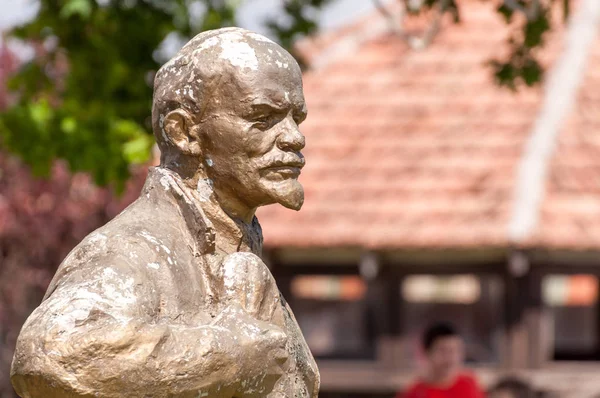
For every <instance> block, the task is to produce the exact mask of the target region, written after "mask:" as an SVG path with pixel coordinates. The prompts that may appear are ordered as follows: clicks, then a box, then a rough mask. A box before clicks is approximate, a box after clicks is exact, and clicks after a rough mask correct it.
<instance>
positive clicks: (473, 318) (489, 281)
mask: <svg viewBox="0 0 600 398" xmlns="http://www.w3.org/2000/svg"><path fill="white" fill-rule="evenodd" d="M503 286H504V285H503V282H502V279H501V278H500V277H497V276H486V275H451V276H437V275H412V276H408V277H406V278H405V279H404V281H403V282H402V286H401V295H402V299H403V301H404V310H403V312H402V325H403V328H404V332H403V334H405V335H407V336H408V337H409V344H408V345H407V346H406V349H405V350H404V353H403V355H404V356H405V358H404V359H405V361H406V362H408V363H412V362H414V358H415V357H418V356H419V355H420V338H421V335H422V333H423V330H424V329H425V328H427V327H428V326H429V325H430V324H432V323H435V322H440V321H443V322H450V323H452V324H453V325H455V326H456V328H457V329H458V330H459V332H460V333H461V335H462V336H463V337H464V338H465V342H466V344H467V361H468V362H474V363H492V362H497V361H498V357H499V349H500V346H499V344H500V338H501V335H502V325H503V311H502V309H503V308H504V302H503Z"/></svg>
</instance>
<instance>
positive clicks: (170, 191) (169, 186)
mask: <svg viewBox="0 0 600 398" xmlns="http://www.w3.org/2000/svg"><path fill="white" fill-rule="evenodd" d="M163 194H164V195H167V196H169V197H171V198H173V199H174V201H175V203H176V205H177V206H178V207H179V209H180V210H181V214H182V216H183V217H184V219H185V222H186V225H187V227H188V229H189V230H190V232H191V234H192V236H193V237H194V238H195V240H196V242H197V244H198V251H199V252H200V253H202V254H207V253H214V254H222V255H226V254H230V253H234V252H238V251H242V252H252V253H254V254H256V255H258V256H260V255H261V252H262V241H263V239H262V231H261V228H260V224H259V223H258V219H257V218H256V216H255V217H254V218H253V220H252V223H251V224H250V225H248V224H247V223H244V222H242V221H238V220H234V219H232V218H231V217H229V215H228V214H227V213H226V212H225V211H224V210H223V209H222V208H221V206H220V205H219V203H218V201H217V200H216V198H215V195H214V194H213V190H212V185H211V182H210V181H209V180H201V181H200V182H199V183H198V188H197V189H195V190H194V189H191V188H189V187H188V186H187V185H186V184H185V183H184V182H183V180H182V179H181V177H180V176H179V175H178V174H177V173H175V172H174V171H172V170H169V169H166V168H163V167H151V168H150V170H149V172H148V177H147V179H146V183H145V185H144V188H143V190H142V195H146V196H148V197H149V195H163Z"/></svg>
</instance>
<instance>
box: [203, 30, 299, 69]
mask: <svg viewBox="0 0 600 398" xmlns="http://www.w3.org/2000/svg"><path fill="white" fill-rule="evenodd" d="M191 47H195V48H194V50H193V53H192V57H193V58H194V59H195V60H196V61H197V62H203V61H208V62H211V61H212V62H215V61H217V60H220V61H223V62H225V63H227V64H229V65H230V66H232V67H233V68H236V69H241V70H242V71H244V70H250V71H257V70H258V69H259V68H260V67H261V66H262V65H265V64H266V65H269V64H273V65H275V66H277V67H280V68H285V69H288V68H293V67H294V66H297V65H295V64H296V61H295V60H294V59H293V58H292V56H291V55H290V54H289V53H288V52H287V51H285V50H284V49H283V48H281V47H280V46H279V45H278V44H277V43H275V42H273V41H271V40H270V39H268V38H266V37H264V36H262V35H259V34H257V33H253V32H248V31H240V30H225V31H224V32H222V33H220V34H218V35H215V36H212V37H208V38H206V39H204V40H202V41H201V42H200V43H198V44H195V43H192V45H191Z"/></svg>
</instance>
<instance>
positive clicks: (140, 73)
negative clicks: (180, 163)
mask: <svg viewBox="0 0 600 398" xmlns="http://www.w3.org/2000/svg"><path fill="white" fill-rule="evenodd" d="M178 13H179V14H185V15H187V7H186V4H185V3H184V2H183V1H181V0H173V1H168V2H167V1H162V2H161V1H115V0H113V1H108V2H106V4H104V3H103V5H99V4H98V3H97V2H96V1H93V0H62V1H60V0H42V1H41V9H40V11H39V14H38V16H37V17H36V18H35V19H34V20H33V21H31V22H30V23H28V24H26V25H24V26H22V27H19V28H17V29H15V30H14V31H13V32H12V34H13V36H15V37H18V38H22V39H24V40H28V41H33V42H37V43H44V44H45V46H44V47H45V49H43V50H40V51H38V56H37V57H36V58H35V59H34V60H33V61H32V62H30V63H28V64H26V65H25V66H24V67H23V68H22V69H21V71H20V72H19V73H18V74H17V75H16V76H15V77H14V78H13V79H12V81H11V84H10V87H11V88H12V89H13V90H15V91H16V92H17V93H18V98H19V100H18V102H17V104H16V105H15V106H13V107H11V108H9V109H8V110H6V111H5V112H4V113H3V114H2V115H0V133H1V135H2V145H3V146H5V147H7V148H8V149H9V150H11V151H12V152H14V153H17V154H19V155H20V156H21V157H22V158H23V159H24V160H25V161H26V162H27V163H29V164H30V165H31V166H32V168H33V170H34V172H35V173H36V174H39V175H47V173H48V171H49V169H50V166H51V164H52V161H53V160H54V159H56V158H60V159H64V160H66V161H67V162H68V164H69V166H70V168H71V169H72V170H75V171H87V172H91V173H92V174H93V176H94V178H95V180H96V182H97V183H99V184H107V183H109V182H114V183H115V184H116V187H117V189H120V188H122V186H123V183H124V181H125V180H126V179H127V177H128V166H129V165H130V164H132V163H139V162H144V161H146V160H147V159H148V156H149V154H150V148H151V145H152V139H151V136H150V134H149V127H150V123H149V117H150V109H151V99H152V88H151V86H150V85H149V84H148V83H149V82H148V80H151V79H149V78H150V77H151V76H152V74H153V73H154V71H155V70H156V69H157V68H158V67H159V65H158V63H157V61H156V60H155V59H154V58H153V57H152V54H153V52H154V51H155V50H156V48H157V47H158V45H159V44H160V43H161V41H162V40H163V39H164V37H165V36H166V35H167V34H168V33H170V32H172V31H175V30H177V31H179V32H182V33H183V34H188V35H189V34H190V33H191V31H190V28H189V24H183V23H181V22H178V20H177V18H175V16H176V15H177V14H178ZM38 47H40V46H38Z"/></svg>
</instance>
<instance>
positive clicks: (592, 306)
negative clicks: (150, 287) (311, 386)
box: [259, 0, 600, 398]
mask: <svg viewBox="0 0 600 398" xmlns="http://www.w3.org/2000/svg"><path fill="white" fill-rule="evenodd" d="M459 3H460V7H461V13H462V14H461V18H462V22H461V23H460V24H458V25H456V24H452V23H451V22H450V21H444V22H443V23H442V25H441V29H440V32H439V33H438V35H437V36H436V37H435V39H434V41H433V42H432V43H431V45H430V46H429V47H428V48H426V49H424V50H420V51H418V50H414V49H411V48H409V46H407V45H406V42H405V41H404V40H403V39H401V38H400V37H399V36H398V35H396V34H393V33H391V32H390V29H389V25H388V24H387V21H386V20H385V19H384V18H382V17H380V16H379V15H373V16H370V17H367V18H366V19H365V20H362V21H359V22H358V23H356V24H354V25H352V26H348V27H344V28H343V29H340V30H338V31H335V32H331V33H327V34H323V35H321V36H319V37H316V38H314V39H311V40H309V41H307V42H305V43H304V46H303V47H302V48H303V50H304V51H305V52H306V53H307V54H308V55H309V57H310V59H311V60H312V65H313V68H312V70H310V71H309V72H307V73H306V75H305V94H306V98H307V104H308V109H309V117H308V119H307V121H306V122H305V124H303V125H302V130H303V132H304V134H305V136H306V140H307V147H306V149H305V151H304V153H305V155H306V158H307V166H306V168H305V170H304V172H303V175H302V176H301V181H302V182H303V185H304V187H305V191H306V201H305V205H304V208H303V209H302V210H301V211H300V212H298V213H294V212H290V211H289V210H285V209H281V208H278V207H275V206H272V207H270V208H265V209H262V210H260V211H259V218H260V220H261V223H262V224H263V230H264V233H265V245H266V248H267V249H266V251H265V254H266V257H267V258H268V260H269V262H270V265H271V267H272V269H273V272H274V274H275V275H276V278H277V279H278V282H279V284H280V286H281V288H282V291H283V292H284V295H285V296H286V297H287V298H288V300H289V302H290V304H291V306H292V308H293V309H294V311H295V313H296V316H297V318H298V321H299V323H300V325H301V327H302V328H303V330H304V333H305V334H306V338H307V341H308V342H309V345H310V346H311V348H312V350H313V351H314V353H315V355H316V357H317V358H318V362H319V366H320V369H321V374H322V385H323V388H322V390H323V396H332V397H333V396H343V397H351V396H354V395H352V394H360V393H361V392H362V393H364V394H363V395H356V396H391V394H392V393H393V391H396V390H398V389H401V388H402V387H403V386H404V385H406V383H407V382H408V381H409V380H410V377H412V375H413V373H414V371H415V369H416V366H417V365H416V363H417V362H416V361H415V358H418V357H419V355H420V353H419V346H418V336H419V333H420V331H421V330H422V328H423V327H425V326H426V325H427V324H428V323H429V322H431V321H434V320H441V319H448V320H450V321H453V322H454V323H455V324H456V325H457V326H458V327H459V328H460V330H461V331H462V332H463V334H464V336H465V338H466V340H467V346H468V360H469V365H470V366H473V368H474V369H475V370H476V371H477V372H478V374H479V375H480V377H481V379H482V382H484V383H486V384H490V383H493V382H494V381H495V380H496V379H497V378H498V377H500V376H502V375H506V374H512V373H513V372H517V373H518V374H520V375H523V376H524V377H527V378H529V379H530V380H531V381H532V383H534V384H536V385H537V386H539V387H540V388H544V389H547V390H554V391H559V392H560V394H561V395H560V396H565V397H567V396H573V397H578V398H585V397H587V396H593V395H594V394H597V393H600V383H599V382H598V381H595V380H594V379H597V377H596V374H597V372H598V371H600V362H598V361H600V306H599V305H598V277H600V36H599V35H598V34H599V33H600V32H595V33H594V35H592V37H591V38H589V37H588V39H589V40H588V42H587V43H583V44H585V46H583V48H578V49H573V48H572V47H573V46H572V44H570V43H571V42H570V40H569V37H570V36H569V35H572V34H573V32H572V30H573V29H571V28H570V27H566V28H558V29H556V30H555V31H554V32H553V33H551V34H549V35H548V37H547V38H546V43H547V44H546V46H545V47H544V49H543V50H542V51H541V57H542V59H543V61H544V62H545V65H546V66H547V70H548V77H547V79H546V81H545V83H544V85H543V87H537V88H520V89H519V90H518V91H517V92H511V91H510V90H507V89H502V88H499V87H498V86H497V85H496V84H495V82H494V81H493V75H492V71H491V69H490V68H489V66H487V65H488V63H489V61H490V60H492V59H494V58H495V57H498V56H500V55H501V54H503V51H504V50H505V49H506V41H507V38H508V35H509V33H510V30H509V29H510V28H508V27H507V26H506V24H505V23H504V22H503V21H502V20H501V17H500V16H499V15H498V13H497V12H495V7H496V6H497V5H495V4H494V2H481V1H474V0H462V1H460V2H459ZM588 14H589V13H588ZM581 15H582V12H580V11H579V12H577V10H576V12H575V13H574V14H573V18H575V20H576V21H577V18H581ZM417 22H418V21H417ZM557 25H560V23H558V24H557ZM407 26H409V27H410V26H411V25H410V24H408V25H407ZM579 34H581V32H579ZM584 36H585V35H584ZM580 38H581V40H583V41H585V37H580ZM573 51H581V53H579V55H583V56H584V57H583V59H584V60H585V62H584V63H583V64H582V65H580V66H581V67H582V68H583V69H582V70H583V72H582V73H579V72H578V71H579V69H577V68H574V69H572V74H577V76H580V78H577V76H576V78H573V79H570V80H569V82H564V81H563V83H565V84H562V85H557V84H556V83H557V81H561V80H560V78H561V76H562V77H564V76H565V75H564V73H565V68H566V70H569V69H568V68H569V66H573V65H574V64H573V59H574V57H573ZM575 66H576V65H575ZM561 73H562V74H563V75H560V74H561ZM569 75H570V74H569ZM569 84H570V85H569ZM557 99H559V101H558V104H559V105H557V101H556V100H557ZM570 100H572V101H570ZM549 116H551V117H549ZM548 120H551V121H552V123H548ZM335 394H337V395H335ZM377 394H380V395H377ZM568 394H571V395H568Z"/></svg>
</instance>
